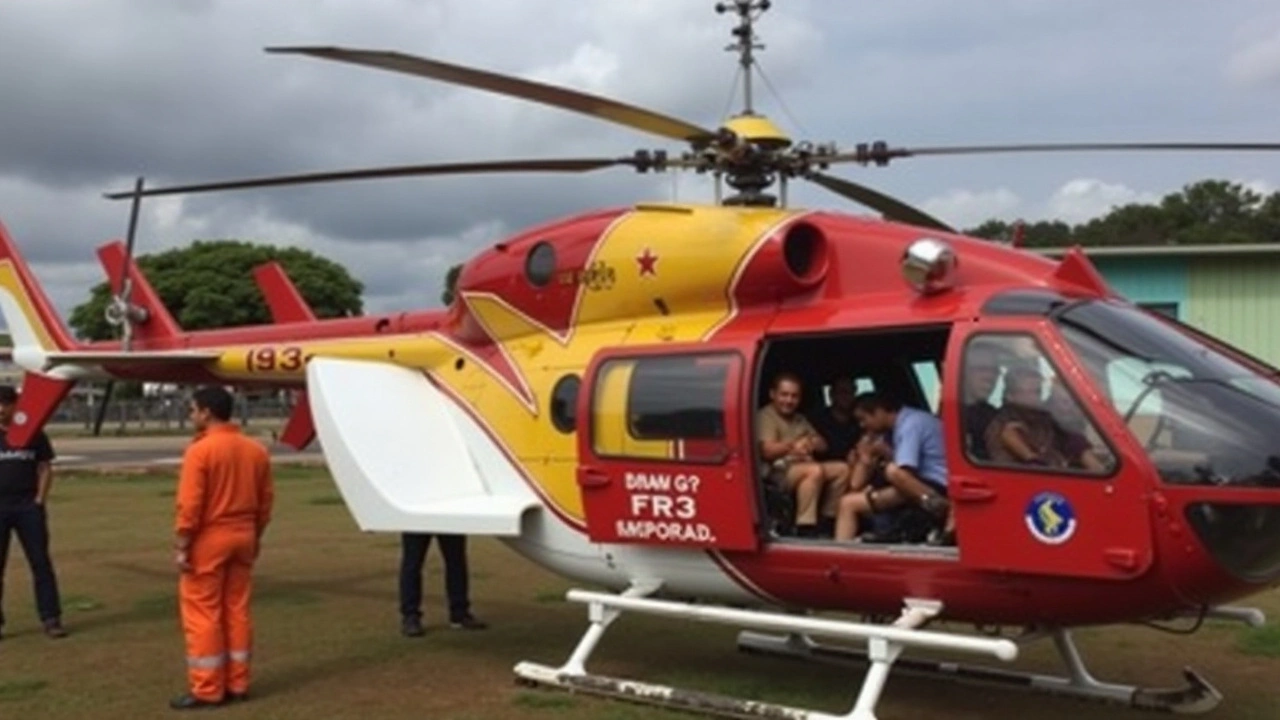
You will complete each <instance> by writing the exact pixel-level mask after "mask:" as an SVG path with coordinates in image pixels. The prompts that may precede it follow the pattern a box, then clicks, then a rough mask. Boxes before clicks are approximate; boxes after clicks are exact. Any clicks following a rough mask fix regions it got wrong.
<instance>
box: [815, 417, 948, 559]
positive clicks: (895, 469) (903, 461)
mask: <svg viewBox="0 0 1280 720" xmlns="http://www.w3.org/2000/svg"><path fill="white" fill-rule="evenodd" d="M854 414H855V416H857V418H858V423H859V424H860V425H861V426H862V430H863V432H864V433H867V435H868V436H869V437H868V438H867V440H866V441H865V442H861V443H859V445H858V461H857V463H856V465H855V467H854V470H853V472H852V479H851V484H852V483H864V482H865V484H863V485H861V487H860V488H859V489H858V490H857V491H851V492H849V493H847V494H846V495H845V496H844V497H843V498H841V499H840V504H839V508H838V510H837V515H836V532H835V538H836V540H852V539H853V538H854V537H855V536H857V534H858V521H859V518H860V517H865V516H871V515H875V514H877V513H882V512H886V511H889V510H893V509H895V508H899V507H903V506H909V505H913V504H914V505H916V506H918V507H920V508H922V509H924V510H925V511H926V512H928V513H929V514H931V515H933V516H934V517H935V519H937V520H938V521H940V522H941V523H942V525H943V533H942V539H943V541H946V540H947V539H949V538H950V537H951V536H953V535H954V525H953V519H952V517H951V513H950V509H951V507H950V503H949V502H948V501H947V499H946V495H947V457H946V444H945V442H944V441H943V433H942V421H941V420H939V419H938V418H937V416H935V415H933V414H932V413H929V412H925V411H924V410H919V409H917V408H913V407H908V406H905V405H903V404H902V402H901V401H899V400H897V399H896V398H894V397H892V396H890V395H888V394H886V393H867V394H864V395H859V396H858V398H857V400H856V402H855V404H854ZM873 434H874V435H881V436H888V437H889V438H890V441H889V442H887V443H886V442H885V441H884V440H883V439H880V438H875V437H871V436H873ZM877 469H882V470H883V473H884V485H883V486H881V487H877V486H876V483H874V482H870V481H869V478H870V477H871V476H873V475H874V473H875V472H876V470H877Z"/></svg>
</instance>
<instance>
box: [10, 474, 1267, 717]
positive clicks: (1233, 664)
mask: <svg viewBox="0 0 1280 720" xmlns="http://www.w3.org/2000/svg"><path fill="white" fill-rule="evenodd" d="M172 484H173V481H172V478H171V477H168V476H165V475H154V476H138V477H131V478H120V477H112V476H101V475H81V476H75V475H70V474H63V475H61V476H60V477H59V479H58V485H57V488H56V490H55V497H54V500H53V505H52V508H51V510H50V516H51V521H52V523H53V533H54V553H55V560H56V563H57V567H58V571H59V579H60V581H61V583H62V590H63V599H64V604H65V606H66V623H67V626H68V629H69V630H70V631H71V633H72V635H71V637H69V638H67V639H65V640H61V641H51V640H47V639H46V638H44V637H43V636H42V635H40V634H39V633H38V632H37V623H36V621H35V618H34V611H33V608H32V600H31V590H30V582H29V577H28V574H27V572H26V569H25V566H24V564H23V559H22V557H21V553H20V551H19V550H17V549H16V545H15V548H14V549H13V550H11V556H10V562H9V571H8V579H9V582H8V583H7V586H6V609H7V610H8V616H9V625H8V627H7V628H6V631H7V633H6V635H7V637H6V638H5V639H4V640H3V642H0V718H41V720H71V719H72V718H75V719H76V720H79V719H80V718H87V717H92V718H121V719H124V718H129V719H132V718H140V717H160V716H167V715H169V714H170V711H168V710H167V709H166V708H165V702H166V701H167V699H168V698H169V697H170V696H171V695H173V694H175V693H177V692H179V691H181V690H182V687H183V684H182V683H183V659H182V658H183V649H182V642H181V636H180V634H179V631H178V622H177V614H176V604H175V576H174V573H173V571H172V570H171V568H170V566H169V564H168V563H169V553H168V548H169V528H170V525H169V523H170V514H171V504H172V502H173V500H172V495H173V488H172ZM278 489H279V498H280V499H279V510H278V513H277V517H278V520H277V523H276V524H275V525H274V526H273V527H272V529H271V530H270V532H269V534H268V537H267V544H266V547H265V549H264V551H263V557H262V561H261V564H260V565H259V569H258V575H257V577H258V584H257V586H256V593H255V620H256V623H257V628H258V639H257V643H256V647H255V655H256V657H255V663H256V664H255V683H254V688H253V692H254V694H255V697H254V699H253V700H252V701H251V702H250V703H248V704H246V705H240V706H235V707H229V708H225V709H221V710H218V711H217V714H218V715H219V716H227V717H244V718H249V717H253V718H279V719H281V720H285V719H288V718H307V717H318V718H334V719H340V718H353V719H359V720H372V719H374V718H378V719H379V720H382V719H395V718H405V719H408V718H413V719H414V720H421V719H422V718H438V719H441V720H446V719H453V720H475V719H477V718H516V719H540V718H545V719H547V720H551V719H553V718H554V719H557V720H559V719H561V718H567V719H569V720H577V719H582V720H585V719H586V718H592V719H603V720H625V719H627V718H676V717H687V716H685V715H679V714H676V713H671V712H666V711H658V710H653V709H649V708H643V707H639V706H634V705H628V704H624V703H620V702H616V701H609V700H603V699H598V698H592V697H584V696H577V695H569V694H564V693H559V692H553V691H541V690H530V689H527V688H523V687H520V686H517V685H516V684H515V683H514V682H513V675H512V672H511V669H512V667H513V665H514V664H515V663H516V662H518V661H520V660H535V661H539V662H544V663H548V664H558V663H560V662H562V661H563V660H564V659H565V658H567V656H568V653H569V652H570V651H571V650H572V648H573V645H574V643H575V642H576V641H577V638H578V636H579V635H580V633H581V632H582V630H583V628H584V626H585V611H584V608H582V607H581V606H579V605H577V604H569V603H566V602H564V601H563V600H562V598H563V593H564V591H565V590H566V589H567V588H569V587H570V584H569V583H568V582H567V581H565V580H562V579H559V578H556V577H555V576H552V575H550V574H549V573H547V572H545V571H543V570H541V569H540V568H537V567H536V566H533V565H531V564H530V563H528V562H527V561H525V560H523V559H521V558H520V557H518V556H517V555H515V554H513V553H511V552H510V551H508V550H507V549H506V548H504V547H502V546H501V545H500V544H499V543H497V542H495V541H492V540H488V539H478V540H475V541H473V543H472V556H471V557H472V569H473V573H472V596H473V600H474V602H475V610H476V613H477V614H478V615H479V616H481V617H482V618H484V619H485V620H488V621H490V622H491V623H492V625H493V627H492V628H491V629H490V630H487V631H484V632H479V633H465V632H459V631H451V630H448V629H447V628H444V627H442V623H443V621H444V619H445V617H444V609H443V605H442V600H441V590H442V588H441V577H440V572H439V556H438V555H437V554H436V552H435V551H434V550H433V552H432V554H431V556H430V559H429V576H428V578H427V580H426V582H427V591H428V593H427V613H428V616H427V620H428V622H429V623H430V627H429V628H428V634H427V636H426V637H425V638H421V639H417V640H407V639H404V638H401V637H400V636H399V634H398V633H397V622H398V618H397V616H396V589H395V584H396V566H397V561H398V541H397V539H396V538H395V537H394V536H386V535H366V534H361V533H360V532H358V531H357V530H356V528H355V526H354V524H353V522H352V521H351V519H350V517H349V516H348V514H347V512H346V509H345V508H344V507H343V506H342V504H341V503H340V502H338V501H337V494H336V490H335V488H334V487H333V485H332V482H331V481H330V480H329V478H328V476H327V475H326V474H325V473H324V472H323V471H316V470H305V469H284V470H281V472H280V475H279V480H278ZM1259 602H1260V604H1261V605H1263V606H1264V607H1265V608H1266V609H1267V610H1268V611H1269V612H1271V613H1272V614H1275V613H1276V612H1277V611H1280V602H1277V597H1276V596H1274V595H1268V596H1265V597H1262V598H1259ZM733 637H734V632H733V630H732V629H730V628H723V627H718V626H700V625H695V624H689V623H683V622H675V621H664V620H659V619H656V618H648V617H641V616H627V617H624V618H623V619H622V620H620V621H619V622H618V623H616V624H615V625H614V626H613V628H612V629H611V630H610V632H609V634H608V635H606V636H605V640H604V642H603V643H602V645H601V648H600V650H599V651H598V652H597V654H596V658H595V660H594V662H593V669H595V670H597V671H600V672H606V673H610V674H615V675H622V676H625V677H633V678H636V679H643V680H651V681H656V682H678V683H680V684H682V685H684V686H691V687H695V688H699V689H704V690H712V691H719V692H732V693H738V694H742V695H747V696H750V697H755V698H759V699H766V700H773V701H779V702H788V703H803V704H807V705H809V706H811V707H814V708H816V709H820V710H823V711H826V712H840V713H843V712H846V711H847V710H848V709H849V707H850V705H851V703H852V700H853V697H854V693H855V692H856V690H857V687H858V683H859V682H860V681H861V673H860V672H851V671H848V670H842V669H839V668H834V667H821V666H806V665H802V664H798V663H794V662H789V661H785V660H778V659H771V658H761V657H750V656H746V655H742V654H739V653H737V652H735V651H734V650H733ZM1082 649H1083V650H1084V652H1085V653H1086V656H1087V657H1089V658H1090V659H1091V661H1092V667H1093V669H1094V670H1095V672H1096V674H1098V675H1099V676H1100V677H1103V678H1105V679H1124V680H1137V681H1141V682H1147V683H1152V684H1168V683H1173V682H1175V681H1176V680H1177V678H1178V676H1179V670H1180V668H1181V667H1182V665H1184V664H1189V665H1192V666H1194V667H1196V668H1197V669H1198V670H1200V671H1201V672H1202V673H1204V674H1205V675H1206V676H1207V677H1208V678H1209V679H1210V681H1212V682H1214V683H1215V684H1216V685H1217V686H1218V687H1219V688H1220V689H1221V690H1223V691H1224V693H1225V694H1226V695H1227V700H1226V701H1225V703H1224V704H1223V705H1222V707H1221V708H1220V709H1219V710H1218V711H1217V712H1216V713H1215V714H1214V715H1213V717H1220V718H1231V719H1232V720H1274V718H1276V717H1278V716H1280V697H1278V695H1277V692H1276V690H1275V686H1274V685H1272V683H1273V682H1274V678H1275V677H1276V675H1277V672H1280V658H1277V655H1278V654H1280V632H1278V628H1277V626H1274V625H1273V626H1269V627H1268V628H1265V629H1263V630H1261V631H1256V632H1247V631H1243V630H1240V629H1238V628H1236V627H1233V626H1230V625H1225V624H1220V623H1209V624H1208V625H1207V627H1206V628H1205V629H1204V631H1203V632H1201V633H1199V634H1197V635H1194V636H1190V637H1183V636H1174V635H1168V634H1164V633H1157V632H1154V631H1150V630H1143V629H1112V630H1106V631H1093V632H1090V633H1086V634H1085V635H1084V639H1083V641H1082ZM1045 650H1047V648H1044V649H1038V650H1034V651H1031V652H1028V653H1027V655H1026V659H1025V661H1024V663H1023V664H1024V665H1025V666H1027V667H1031V668H1038V669H1042V670H1046V669H1051V668H1053V664H1052V662H1051V658H1050V656H1049V654H1048V653H1046V652H1045ZM879 716H880V717H881V718H882V720H892V719H894V718H900V719H903V720H922V719H924V718H936V717H947V718H955V719H967V718H974V719H976V718H991V717H1000V718H1003V717H1023V716H1025V717H1036V718H1044V719H1046V720H1067V719H1068V718H1078V717H1090V718H1100V719H1102V720H1109V719H1118V718H1135V717H1144V716H1145V715H1144V714H1142V713H1138V712H1136V711H1129V710H1123V709H1114V708H1107V707H1102V706H1095V705H1092V704H1086V703H1082V702H1080V701H1075V700H1068V699H1053V698H1044V697H1040V696H1029V695H1024V694H1020V693H1017V692H1013V691H1000V692H993V691H991V690H985V689H981V688H973V687H965V686H958V685H952V684H949V683H945V682H938V681H923V680H917V679H912V678H907V677H895V678H893V679H891V680H890V683H889V687H888V690H887V692H886V697H885V700H884V701H883V702H882V703H881V705H880V712H879Z"/></svg>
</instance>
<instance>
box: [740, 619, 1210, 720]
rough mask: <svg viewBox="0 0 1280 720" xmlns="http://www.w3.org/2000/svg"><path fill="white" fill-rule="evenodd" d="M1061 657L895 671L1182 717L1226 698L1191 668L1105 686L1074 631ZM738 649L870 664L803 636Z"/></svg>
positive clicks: (749, 635) (920, 663)
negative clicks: (1171, 681)
mask: <svg viewBox="0 0 1280 720" xmlns="http://www.w3.org/2000/svg"><path fill="white" fill-rule="evenodd" d="M1051 636H1052V638H1053V642H1054V645H1055V646H1056V647H1057V649H1058V654H1059V655H1060V656H1061V657H1062V660H1063V662H1064V664H1065V665H1066V666H1067V673H1068V674H1067V675H1065V676H1057V675H1040V674H1036V673H1023V672H1012V671H1009V670H1001V669H999V668H991V667H982V666H977V665H964V664H961V663H954V662H942V661H937V660H924V659H917V658H900V659H899V660H898V661H897V663H895V665H894V667H895V668H896V669H899V670H901V671H903V672H906V673H909V674H913V675H923V676H928V677H939V678H943V679H949V680H955V681H959V682H966V683H974V684H981V685H987V686H993V685H994V686H1000V687H1013V688H1018V689H1024V690H1030V691H1032V692H1041V693H1046V694H1050V695H1059V696H1067V697H1074V698H1083V699H1088V700H1098V701H1102V702H1106V703H1113V704H1119V705H1126V706H1129V707H1132V708H1136V709H1139V710H1156V711H1162V712H1176V713H1182V714H1192V713H1205V712H1209V711H1210V710H1212V709H1214V708H1215V707H1217V706H1218V703H1220V702H1221V701H1222V694H1221V693H1219V692H1218V690H1217V689H1215V688H1214V687H1213V686H1212V685H1210V684H1209V683H1208V682H1207V681H1206V680H1205V679H1204V678H1202V677H1200V675H1198V674H1197V673H1196V672H1195V671H1194V670H1192V669H1190V668H1184V669H1183V671H1182V672H1183V675H1184V677H1185V678H1186V681H1187V685H1186V686H1185V687H1182V688H1170V689H1152V688H1140V687H1136V686H1133V685H1116V684H1112V683H1104V682H1099V681H1098V680H1096V679H1094V677H1093V676H1092V675H1090V674H1089V670H1088V668H1086V667H1085V665H1084V661H1083V659H1081V657H1080V652H1079V650H1077V649H1076V645H1075V641H1074V640H1072V638H1071V633H1070V631H1067V630H1056V631H1054V632H1053V633H1052V635H1051ZM738 649H739V650H742V651H743V652H748V653H753V654H762V655H777V656H782V657H789V658H795V659H803V660H816V661H820V662H828V663H835V664H840V665H845V664H860V665H861V664H866V663H867V662H869V661H868V659H867V653H866V652H863V651H861V650H857V649H854V648H844V647H833V646H830V645H823V644H821V643H817V642H814V641H813V640H811V639H809V638H807V637H805V636H803V635H797V634H792V635H765V634H761V633H753V632H742V633H739V635H738Z"/></svg>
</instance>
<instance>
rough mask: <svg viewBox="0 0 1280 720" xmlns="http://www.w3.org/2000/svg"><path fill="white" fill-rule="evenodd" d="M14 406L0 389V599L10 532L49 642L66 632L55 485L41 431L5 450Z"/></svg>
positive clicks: (11, 395) (0, 618) (11, 393)
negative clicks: (50, 508) (52, 509)
mask: <svg viewBox="0 0 1280 720" xmlns="http://www.w3.org/2000/svg"><path fill="white" fill-rule="evenodd" d="M17 404H18V393H17V392H16V391H15V390H14V389H13V388H12V387H10V386H8V385H3V386H0V597H3V594H4V569H5V563H6V562H7V560H8V559H9V535H10V532H11V531H12V533H14V534H16V535H17V536H18V542H20V543H21V544H22V552H23V554H24V555H26V556H27V564H28V565H30V566H31V576H32V580H33V583H34V585H35V591H36V610H37V611H38V612H39V614H40V621H41V623H42V624H43V625H44V632H45V634H46V635H48V636H49V637H51V638H61V637H66V635H67V632H66V630H64V629H63V628H62V607H61V602H60V601H59V598H58V579H57V576H56V575H55V574H54V572H53V561H52V560H51V559H50V558H49V517H48V514H47V513H46V511H45V501H46V500H48V497H49V486H50V485H51V484H52V483H53V468H52V466H51V465H50V462H51V461H52V460H53V446H52V445H51V444H50V443H49V438H48V436H46V435H45V434H44V431H40V432H39V433H37V434H36V436H35V438H34V439H33V440H32V441H31V443H30V444H29V445H28V446H26V447H19V448H13V447H9V443H8V442H7V441H6V438H5V436H6V434H7V431H8V429H9V423H10V421H12V420H13V409H14V407H15V406H16V405H17ZM3 625H4V613H3V612H2V611H0V627H3Z"/></svg>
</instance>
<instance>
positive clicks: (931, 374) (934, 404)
mask: <svg viewBox="0 0 1280 720" xmlns="http://www.w3.org/2000/svg"><path fill="white" fill-rule="evenodd" d="M911 372H912V373H914V374H915V376H916V384H917V385H918V386H919V387H920V393H921V394H922V395H924V399H925V402H927V403H929V412H931V413H933V414H935V415H936V414H937V413H938V405H939V404H940V403H941V402H942V376H941V373H940V372H939V366H938V363H937V362H935V361H933V360H917V361H916V362H913V363H911Z"/></svg>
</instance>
